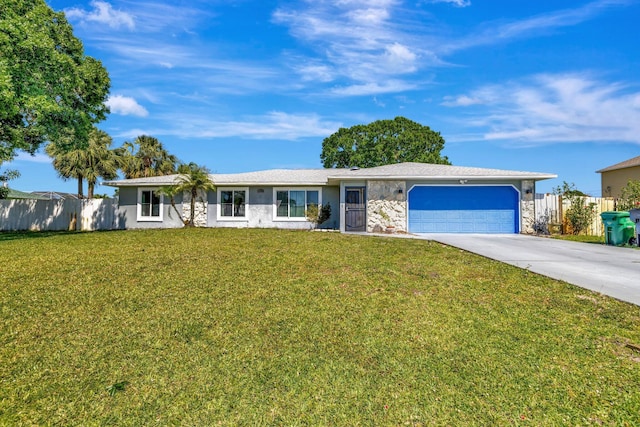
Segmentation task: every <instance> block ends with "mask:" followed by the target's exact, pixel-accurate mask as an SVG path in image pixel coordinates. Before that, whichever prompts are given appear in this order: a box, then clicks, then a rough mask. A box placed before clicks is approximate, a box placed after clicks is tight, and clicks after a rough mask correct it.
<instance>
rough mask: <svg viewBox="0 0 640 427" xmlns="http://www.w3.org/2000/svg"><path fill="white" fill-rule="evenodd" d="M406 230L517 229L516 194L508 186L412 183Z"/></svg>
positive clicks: (479, 230) (467, 230) (502, 232)
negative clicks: (407, 228) (413, 184)
mask: <svg viewBox="0 0 640 427" xmlns="http://www.w3.org/2000/svg"><path fill="white" fill-rule="evenodd" d="M408 202H409V232H410V233H494V234H508V233H519V232H520V208H519V206H520V194H519V192H518V190H516V189H515V187H513V186H512V185H456V186H453V185H452V186H447V185H415V186H413V187H412V188H411V190H409V194H408Z"/></svg>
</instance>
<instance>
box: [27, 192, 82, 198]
mask: <svg viewBox="0 0 640 427" xmlns="http://www.w3.org/2000/svg"><path fill="white" fill-rule="evenodd" d="M31 194H35V195H38V196H42V197H43V198H45V199H47V200H66V199H74V200H77V199H78V195H77V194H75V193H61V192H59V191H32V192H31Z"/></svg>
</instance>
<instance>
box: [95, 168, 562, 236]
mask: <svg viewBox="0 0 640 427" xmlns="http://www.w3.org/2000/svg"><path fill="white" fill-rule="evenodd" d="M176 177H177V175H168V176H157V177H150V178H138V179H125V180H119V181H109V182H105V183H104V184H105V185H109V186H114V187H118V189H119V190H118V198H119V208H118V209H119V210H120V212H119V213H118V215H119V216H121V217H122V218H124V226H125V227H126V228H149V227H180V226H182V222H181V221H180V218H179V217H178V215H176V212H175V210H174V209H173V208H172V207H171V205H170V203H169V200H168V199H167V197H165V196H163V195H162V194H161V193H160V192H159V191H158V190H160V188H161V187H163V186H168V185H172V184H173V183H174V180H175V179H176ZM555 177H556V175H553V174H548V173H536V172H520V171H510V170H496V169H483V168H471V167H461V166H450V165H437V164H426V163H399V164H392V165H385V166H378V167H372V168H362V169H359V168H352V169H292V170H287V169H274V170H264V171H258V172H247V173H237V174H211V180H212V181H213V183H214V184H215V186H216V190H215V191H212V192H209V193H208V194H206V195H205V194H202V195H201V196H200V197H198V203H196V210H197V212H196V224H197V225H200V226H206V227H270V228H291V229H294V228H296V229H309V228H311V223H310V222H309V221H308V220H307V219H306V218H305V211H306V209H307V207H309V206H311V205H327V204H328V205H330V206H331V217H330V218H329V220H328V221H326V222H325V223H324V224H322V225H321V226H320V227H321V228H331V229H336V230H340V231H342V232H368V233H375V232H382V231H386V230H394V231H397V232H409V233H529V232H532V231H533V228H532V225H533V221H534V218H535V211H534V210H535V203H534V195H535V183H536V181H539V180H543V179H550V178H555ZM189 201H190V195H189V194H187V193H185V194H183V195H182V196H179V197H176V198H175V202H176V204H177V206H178V208H179V209H181V212H182V215H184V216H185V217H186V216H188V214H189V211H190V203H189ZM200 202H202V203H200Z"/></svg>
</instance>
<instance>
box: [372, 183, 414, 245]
mask: <svg viewBox="0 0 640 427" xmlns="http://www.w3.org/2000/svg"><path fill="white" fill-rule="evenodd" d="M399 190H402V191H401V192H400V191H399ZM388 227H393V229H389V230H387V229H388ZM406 227H407V183H406V182H405V181H368V182H367V232H369V233H380V232H386V231H390V230H393V231H394V232H397V231H401V232H406V231H407V230H406Z"/></svg>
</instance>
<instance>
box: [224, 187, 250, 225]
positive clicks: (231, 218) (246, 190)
mask: <svg viewBox="0 0 640 427" xmlns="http://www.w3.org/2000/svg"><path fill="white" fill-rule="evenodd" d="M223 191H244V195H245V196H244V216H222V192H223ZM216 193H217V203H216V216H217V218H218V219H217V220H218V221H235V222H238V221H245V222H246V221H249V187H218V188H217V189H216Z"/></svg>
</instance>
